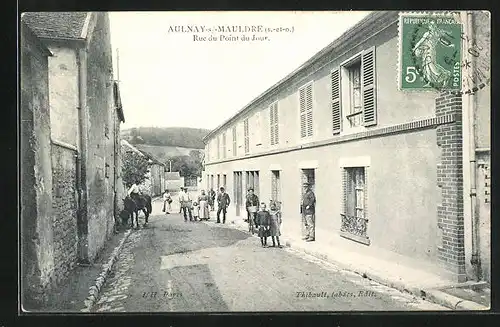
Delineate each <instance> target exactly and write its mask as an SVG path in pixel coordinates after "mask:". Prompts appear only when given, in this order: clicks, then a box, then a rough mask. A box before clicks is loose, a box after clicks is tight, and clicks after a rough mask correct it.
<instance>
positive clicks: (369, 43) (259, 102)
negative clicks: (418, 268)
mask: <svg viewBox="0 0 500 327" xmlns="http://www.w3.org/2000/svg"><path fill="white" fill-rule="evenodd" d="M481 15H483V13H476V14H475V16H474V17H473V19H472V22H471V23H470V22H469V24H472V25H473V28H474V30H476V31H477V30H478V29H479V27H478V25H481V24H489V20H488V19H486V20H485V19H484V17H483V18H481V17H480V16H481ZM486 18H488V16H487V15H486ZM398 20H399V12H376V13H372V14H370V15H368V16H367V17H366V18H365V19H363V20H362V21H361V22H359V23H358V24H357V25H356V26H354V27H353V28H351V29H350V30H349V31H347V32H346V33H344V34H343V35H342V36H341V37H339V38H338V39H337V40H335V41H334V42H333V43H331V44H330V45H329V46H327V47H326V48H325V49H323V50H322V51H320V52H319V53H318V54H316V55H315V56H313V57H312V58H311V59H310V60H309V61H308V62H306V63H305V64H304V65H302V66H301V67H299V68H298V69H297V70H295V71H294V72H292V73H291V74H290V75H288V76H287V77H285V78H284V79H283V80H281V81H280V82H278V83H277V84H275V85H274V86H272V87H271V88H270V89H268V90H267V91H266V92H264V93H263V94H262V95H260V96H259V97H258V98H256V99H254V100H253V101H252V102H251V103H250V104H249V105H247V106H246V107H245V108H243V109H242V110H240V111H239V112H238V113H237V114H236V115H235V116H233V117H231V118H230V119H229V120H227V121H226V122H224V123H223V124H222V125H220V126H219V127H217V128H216V129H215V130H213V131H211V132H210V133H209V134H208V135H207V136H206V137H205V138H204V142H205V144H206V147H205V171H204V172H203V179H204V187H205V188H208V189H210V188H214V189H215V188H219V187H221V186H225V187H226V189H227V190H228V192H229V194H230V195H232V198H233V201H232V204H233V205H232V206H231V208H230V214H231V215H234V216H236V217H244V216H246V211H245V208H244V206H245V195H246V190H247V189H248V188H250V187H251V188H254V190H255V193H256V194H257V195H259V197H260V199H261V201H264V202H265V203H268V202H269V200H270V199H273V200H277V201H281V202H282V212H283V221H284V222H283V227H282V228H283V234H284V235H289V236H296V237H297V238H300V235H301V229H302V226H301V214H300V210H299V208H300V207H299V206H300V202H301V196H302V192H303V190H302V184H303V182H305V181H308V182H310V183H311V184H312V188H313V191H314V192H315V194H316V198H317V207H316V241H317V242H324V243H325V244H327V245H326V246H335V247H336V248H340V249H341V248H342V247H346V248H354V249H356V250H357V251H361V252H365V253H369V254H371V255H373V256H380V255H383V253H384V252H387V253H397V254H399V255H402V256H404V257H406V258H408V259H409V260H411V261H414V262H416V263H418V264H419V265H425V266H426V267H429V269H430V270H432V271H434V272H435V273H437V274H441V275H446V276H447V277H450V278H453V279H455V280H457V281H464V280H465V279H477V278H478V276H477V274H475V273H473V272H472V269H471V264H470V263H466V261H470V259H471V257H470V249H471V247H470V244H468V243H467V239H468V237H469V236H471V235H472V234H473V232H472V231H471V229H470V228H468V227H467V226H466V223H465V221H466V220H467V219H469V220H470V221H474V219H476V218H477V217H476V218H471V217H469V218H467V217H466V214H464V212H465V209H464V208H465V206H464V203H465V202H466V201H465V199H466V198H468V197H469V192H468V189H467V187H465V186H464V180H465V179H466V176H465V175H467V174H468V172H466V171H465V170H464V167H465V166H464V162H465V161H467V160H468V159H467V158H465V156H464V152H463V151H462V149H463V148H464V146H465V143H466V142H468V140H467V137H462V135H463V130H464V124H463V122H464V121H465V119H462V111H463V110H465V109H463V108H464V107H466V104H464V101H465V99H475V100H473V101H475V103H476V106H477V110H476V111H475V112H476V116H475V118H474V119H480V120H481V121H482V123H481V124H482V126H483V127H484V130H482V131H481V132H479V130H478V133H487V134H484V135H481V136H479V134H477V135H476V136H475V138H476V139H477V138H480V139H481V141H482V142H483V143H484V144H483V145H481V146H482V148H484V149H486V150H484V152H486V153H488V151H489V150H488V149H489V132H487V131H488V128H487V127H486V125H487V124H489V110H490V108H489V87H488V86H487V87H486V88H484V89H482V90H481V92H479V91H478V92H477V93H475V94H473V95H463V96H460V95H453V94H447V93H439V92H437V91H436V92H420V93H415V92H404V91H400V90H399V87H398V77H397V76H398V65H397V64H398V39H399V38H398ZM472 25H471V26H472ZM483 29H484V30H485V31H489V25H488V26H486V25H485V26H483ZM479 37H481V38H485V40H484V43H488V44H489V35H487V34H485V33H480V34H478V38H479ZM467 101H470V100H467ZM479 107H481V109H479ZM479 115H481V117H479ZM486 157H487V158H488V159H485V162H489V161H488V160H489V157H488V156H486ZM467 165H469V163H467ZM478 167H479V166H477V167H475V168H474V169H476V170H477V169H479V168H478ZM466 189H467V190H466ZM487 210H489V209H483V212H481V213H480V215H481V217H483V218H480V219H482V220H483V223H484V224H483V225H480V226H481V227H480V229H481V233H482V235H481V236H480V237H481V239H482V240H483V238H485V237H486V236H485V235H486V233H488V232H489V225H488V226H487V225H486V223H485V222H486V221H488V222H489V212H488V211H487ZM476 213H477V210H476ZM476 220H477V219H476ZM484 240H485V239H484ZM476 241H477V239H476ZM476 243H477V242H476ZM328 244H329V245H328ZM333 244H334V245H333ZM482 244H483V245H482V248H481V249H482V250H481V251H482V252H481V253H480V255H481V256H482V257H483V256H484V257H485V259H484V260H482V261H481V262H483V265H482V266H481V271H483V273H482V276H486V275H487V273H486V272H488V271H489V263H487V264H484V262H486V261H488V260H489V259H488V258H489V253H487V249H488V247H489V243H488V244H486V243H484V242H483V243H482ZM468 251H469V252H468ZM488 262H489V261H488ZM484 278H486V279H487V278H489V277H484Z"/></svg>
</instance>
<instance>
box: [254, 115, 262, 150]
mask: <svg viewBox="0 0 500 327" xmlns="http://www.w3.org/2000/svg"><path fill="white" fill-rule="evenodd" d="M254 118H255V128H252V136H253V138H252V140H255V145H257V146H259V145H262V126H261V123H262V116H261V113H260V111H259V112H257V113H255V116H254Z"/></svg>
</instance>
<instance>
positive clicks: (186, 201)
mask: <svg viewBox="0 0 500 327" xmlns="http://www.w3.org/2000/svg"><path fill="white" fill-rule="evenodd" d="M179 202H180V205H181V210H182V212H183V214H184V221H187V216H188V213H189V221H193V213H192V212H191V198H190V197H189V193H187V188H185V187H182V188H181V193H179Z"/></svg>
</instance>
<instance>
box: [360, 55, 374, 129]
mask: <svg viewBox="0 0 500 327" xmlns="http://www.w3.org/2000/svg"><path fill="white" fill-rule="evenodd" d="M361 76H362V77H361V78H362V87H363V121H364V125H365V126H372V125H376V124H377V108H376V98H375V90H376V88H375V79H376V76H375V48H374V47H372V48H370V49H369V50H366V51H364V52H363V55H362V56H361Z"/></svg>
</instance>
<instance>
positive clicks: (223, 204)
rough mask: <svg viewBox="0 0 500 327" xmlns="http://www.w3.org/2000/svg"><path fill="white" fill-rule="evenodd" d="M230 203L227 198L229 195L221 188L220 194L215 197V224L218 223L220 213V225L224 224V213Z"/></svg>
mask: <svg viewBox="0 0 500 327" xmlns="http://www.w3.org/2000/svg"><path fill="white" fill-rule="evenodd" d="M230 203H231V199H230V198H229V194H227V193H226V190H225V189H224V188H223V187H221V188H220V193H219V195H217V223H220V213H221V211H222V223H223V224H225V223H226V213H227V207H229V204H230Z"/></svg>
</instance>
